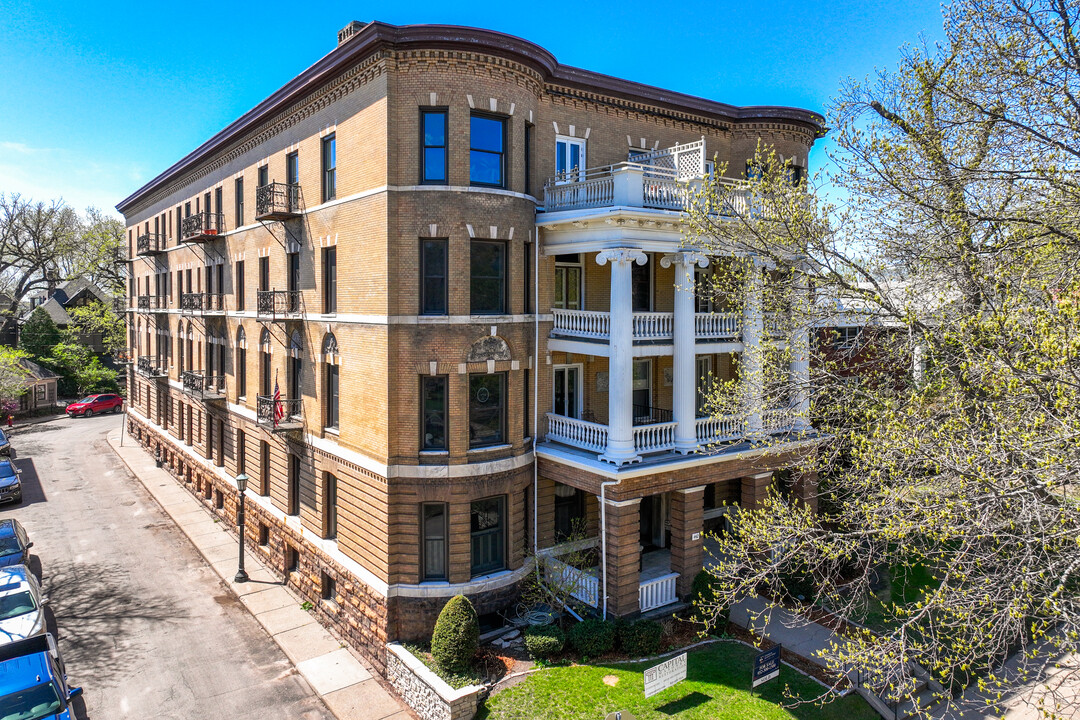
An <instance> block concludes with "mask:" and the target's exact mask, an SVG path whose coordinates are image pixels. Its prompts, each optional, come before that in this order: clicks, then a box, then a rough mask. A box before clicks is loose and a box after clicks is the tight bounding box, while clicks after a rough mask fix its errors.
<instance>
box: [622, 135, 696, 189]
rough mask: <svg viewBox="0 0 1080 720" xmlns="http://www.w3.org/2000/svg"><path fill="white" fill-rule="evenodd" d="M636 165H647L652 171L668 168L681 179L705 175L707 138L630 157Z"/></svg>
mask: <svg viewBox="0 0 1080 720" xmlns="http://www.w3.org/2000/svg"><path fill="white" fill-rule="evenodd" d="M630 162H632V163H634V164H636V165H645V166H647V167H648V168H649V170H650V172H655V171H656V170H668V171H670V172H672V173H673V174H675V175H676V176H678V177H679V178H681V179H686V178H699V177H702V176H704V175H705V138H704V137H703V138H701V139H700V140H695V141H694V142H689V143H685V144H683V145H674V146H672V147H669V148H664V149H663V150H650V151H648V152H643V153H638V154H637V155H634V156H633V157H631V158H630Z"/></svg>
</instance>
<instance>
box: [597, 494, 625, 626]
mask: <svg viewBox="0 0 1080 720" xmlns="http://www.w3.org/2000/svg"><path fill="white" fill-rule="evenodd" d="M621 482H622V479H621V478H620V479H618V480H605V481H603V482H602V483H600V582H601V583H602V584H603V590H602V591H601V595H602V596H603V604H604V609H603V610H602V614H603V618H604V620H607V597H608V596H607V501H606V498H605V495H606V492H607V489H608V487H610V486H611V485H618V484H619V483H621Z"/></svg>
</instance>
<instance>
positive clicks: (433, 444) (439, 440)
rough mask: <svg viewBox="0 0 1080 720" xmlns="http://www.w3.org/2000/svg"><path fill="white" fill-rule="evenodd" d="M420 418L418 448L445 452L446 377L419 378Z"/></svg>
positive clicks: (426, 376)
mask: <svg viewBox="0 0 1080 720" xmlns="http://www.w3.org/2000/svg"><path fill="white" fill-rule="evenodd" d="M420 408H421V413H422V417H421V419H420V422H421V438H420V446H421V448H422V449H424V450H446V449H447V447H448V446H447V444H446V415H447V412H446V376H445V375H435V376H428V375H425V376H423V377H421V378H420Z"/></svg>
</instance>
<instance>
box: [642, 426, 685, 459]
mask: <svg viewBox="0 0 1080 720" xmlns="http://www.w3.org/2000/svg"><path fill="white" fill-rule="evenodd" d="M678 426H679V423H676V422H666V423H652V424H651V425H636V426H634V450H635V451H637V452H639V453H654V452H664V451H665V450H673V449H674V448H675V428H677V427H678Z"/></svg>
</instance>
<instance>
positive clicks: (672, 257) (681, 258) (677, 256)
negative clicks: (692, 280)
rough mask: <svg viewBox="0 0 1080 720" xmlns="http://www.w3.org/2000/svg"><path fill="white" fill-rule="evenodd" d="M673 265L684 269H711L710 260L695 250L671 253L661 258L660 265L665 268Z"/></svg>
mask: <svg viewBox="0 0 1080 720" xmlns="http://www.w3.org/2000/svg"><path fill="white" fill-rule="evenodd" d="M672 264H675V265H682V266H684V267H687V268H689V267H693V266H694V265H697V266H698V267H700V268H707V267H709V258H707V257H705V256H704V255H702V254H701V253H699V252H694V251H693V250H680V251H679V252H675V253H669V254H668V255H665V256H664V257H662V258H660V265H661V266H663V267H666V268H668V267H671V266H672Z"/></svg>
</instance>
